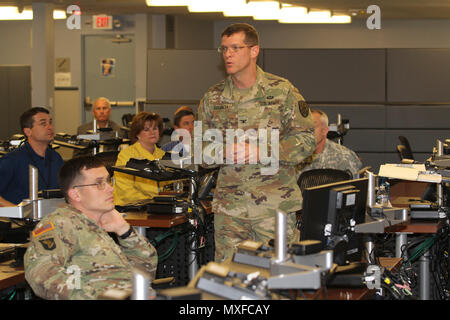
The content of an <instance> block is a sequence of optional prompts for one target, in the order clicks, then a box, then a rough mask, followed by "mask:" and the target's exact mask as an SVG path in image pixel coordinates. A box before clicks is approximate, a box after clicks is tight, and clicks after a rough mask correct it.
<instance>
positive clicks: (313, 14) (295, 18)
mask: <svg viewBox="0 0 450 320" xmlns="http://www.w3.org/2000/svg"><path fill="white" fill-rule="evenodd" d="M283 9H284V8H283ZM283 9H282V12H283ZM286 9H287V8H286ZM278 21H279V22H280V23H350V22H352V18H351V17H350V16H348V15H335V16H331V12H330V11H310V12H309V13H308V14H303V15H302V14H301V12H300V11H299V14H298V15H297V14H292V12H289V14H287V11H285V14H284V15H283V13H282V14H281V15H280V19H278Z"/></svg>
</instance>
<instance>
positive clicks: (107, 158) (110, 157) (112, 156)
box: [95, 151, 119, 177]
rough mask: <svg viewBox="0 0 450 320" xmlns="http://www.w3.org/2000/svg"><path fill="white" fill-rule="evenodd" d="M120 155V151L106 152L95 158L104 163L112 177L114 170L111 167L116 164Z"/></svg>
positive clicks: (98, 154)
mask: <svg viewBox="0 0 450 320" xmlns="http://www.w3.org/2000/svg"><path fill="white" fill-rule="evenodd" d="M118 155H119V151H104V152H99V153H97V154H96V155H95V157H96V158H98V159H100V160H102V161H103V163H104V165H105V167H106V170H108V173H109V175H110V176H111V177H112V176H113V173H114V170H112V168H111V167H112V166H114V165H115V164H116V161H117V156H118Z"/></svg>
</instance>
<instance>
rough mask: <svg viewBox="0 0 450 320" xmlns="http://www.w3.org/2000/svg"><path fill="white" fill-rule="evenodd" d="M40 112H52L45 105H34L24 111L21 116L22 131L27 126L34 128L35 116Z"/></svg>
mask: <svg viewBox="0 0 450 320" xmlns="http://www.w3.org/2000/svg"><path fill="white" fill-rule="evenodd" d="M39 112H43V113H46V114H50V112H49V111H48V110H47V109H46V108H44V107H33V108H31V109H28V110H27V111H25V112H24V113H22V115H21V116H20V128H21V129H22V132H23V129H25V128H28V129H31V128H33V123H34V119H33V116H35V115H36V114H37V113H39Z"/></svg>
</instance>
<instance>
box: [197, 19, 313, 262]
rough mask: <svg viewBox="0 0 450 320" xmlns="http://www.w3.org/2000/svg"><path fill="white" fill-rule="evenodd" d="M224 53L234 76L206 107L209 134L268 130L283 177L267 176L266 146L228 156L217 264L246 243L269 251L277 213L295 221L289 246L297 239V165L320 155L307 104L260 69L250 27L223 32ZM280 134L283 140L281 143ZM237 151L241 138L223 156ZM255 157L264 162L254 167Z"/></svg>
mask: <svg viewBox="0 0 450 320" xmlns="http://www.w3.org/2000/svg"><path fill="white" fill-rule="evenodd" d="M219 52H221V53H222V55H223V59H224V62H225V67H226V71H227V73H228V74H229V76H228V77H227V78H226V79H224V80H223V81H221V82H219V83H218V84H216V85H215V86H213V87H211V88H210V89H209V90H208V92H207V93H206V94H205V95H204V97H203V99H202V100H201V102H200V105H199V112H198V116H199V120H200V121H201V122H202V132H203V133H205V132H206V131H207V130H209V129H218V130H220V131H221V132H223V133H224V136H225V130H227V129H242V130H244V131H246V132H247V130H251V129H254V130H256V131H257V132H259V131H261V130H259V131H258V129H266V130H267V131H268V134H269V136H268V137H267V141H269V145H268V153H267V154H269V155H270V154H271V152H272V155H273V154H275V155H279V157H276V159H275V161H276V165H277V166H278V168H277V170H275V171H274V172H271V174H264V173H262V172H263V170H262V169H264V168H266V169H267V166H268V164H267V163H266V164H264V163H263V162H262V161H260V160H261V159H260V158H259V155H260V154H259V150H260V149H261V145H257V144H256V145H255V144H254V143H249V142H247V143H245V144H244V146H245V148H241V149H240V150H239V149H237V151H236V149H235V151H234V152H231V153H227V155H226V156H225V164H224V165H222V166H221V169H220V172H219V177H218V181H217V185H216V189H215V193H214V199H213V203H212V207H213V212H214V214H215V215H214V227H215V250H216V253H215V258H216V261H222V260H224V259H226V258H228V257H230V256H231V255H232V253H233V251H234V249H235V247H236V245H238V244H239V243H240V242H242V241H243V240H246V239H252V240H255V241H261V242H263V243H264V244H267V242H268V241H269V240H270V239H273V238H274V237H275V231H274V230H275V214H276V211H277V210H280V211H283V212H284V213H286V214H287V215H288V219H287V220H288V224H287V234H288V240H289V241H292V240H295V239H294V228H295V211H297V210H300V209H301V201H300V198H301V194H300V190H299V188H298V186H297V183H296V179H295V165H296V164H298V163H300V162H301V161H302V160H303V159H304V158H306V157H307V156H309V155H311V154H312V153H313V151H314V148H315V140H314V135H313V121H312V118H311V114H310V111H309V107H308V105H307V104H306V103H305V101H304V99H303V97H302V96H301V95H300V93H299V92H298V90H297V89H296V88H295V87H294V86H293V85H292V84H291V83H290V82H289V81H288V80H286V79H284V78H281V77H278V76H275V75H272V74H269V73H266V72H264V71H263V70H262V69H261V68H259V67H258V66H257V65H256V60H257V57H258V54H259V39H258V34H257V32H256V30H255V29H254V28H253V27H252V26H250V25H248V24H234V25H231V26H229V27H228V28H227V29H225V31H224V32H223V33H222V43H221V46H220V47H219ZM277 130H278V134H279V139H276V141H273V140H272V136H273V135H274V134H276V133H275V132H276V131H277ZM196 141H197V140H196ZM216 144H217V142H216ZM233 145H234V146H235V142H234V139H233V141H225V143H224V145H223V150H224V151H223V154H226V151H225V150H226V149H227V148H228V147H229V146H233ZM210 146H211V143H210V142H204V144H203V152H204V155H203V159H205V154H206V150H207V148H208V147H210ZM275 149H276V150H278V151H279V152H278V154H276V153H274V150H275ZM255 154H256V155H257V156H256V158H258V159H257V160H258V161H253V162H252V161H251V160H252V159H255V158H252V157H254V156H255ZM216 156H217V155H216ZM216 159H217V158H216ZM272 160H273V159H272Z"/></svg>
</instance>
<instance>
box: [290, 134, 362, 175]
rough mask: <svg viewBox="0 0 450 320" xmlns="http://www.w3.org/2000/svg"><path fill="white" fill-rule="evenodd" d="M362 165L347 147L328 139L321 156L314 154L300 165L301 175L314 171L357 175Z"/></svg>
mask: <svg viewBox="0 0 450 320" xmlns="http://www.w3.org/2000/svg"><path fill="white" fill-rule="evenodd" d="M361 167H362V163H361V160H359V158H358V156H357V155H356V153H355V152H353V151H352V150H350V149H348V148H347V147H345V146H343V145H340V144H338V143H336V142H334V141H331V140H329V139H327V140H326V141H325V146H324V148H323V150H322V152H321V153H320V154H313V155H312V156H310V157H308V158H306V159H305V160H304V161H303V162H302V163H300V164H299V165H298V167H297V168H298V171H299V172H298V177H300V174H301V173H303V172H305V171H308V170H312V169H338V170H342V171H349V172H351V174H352V175H356V174H357V173H358V171H359V170H360V169H361Z"/></svg>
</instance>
